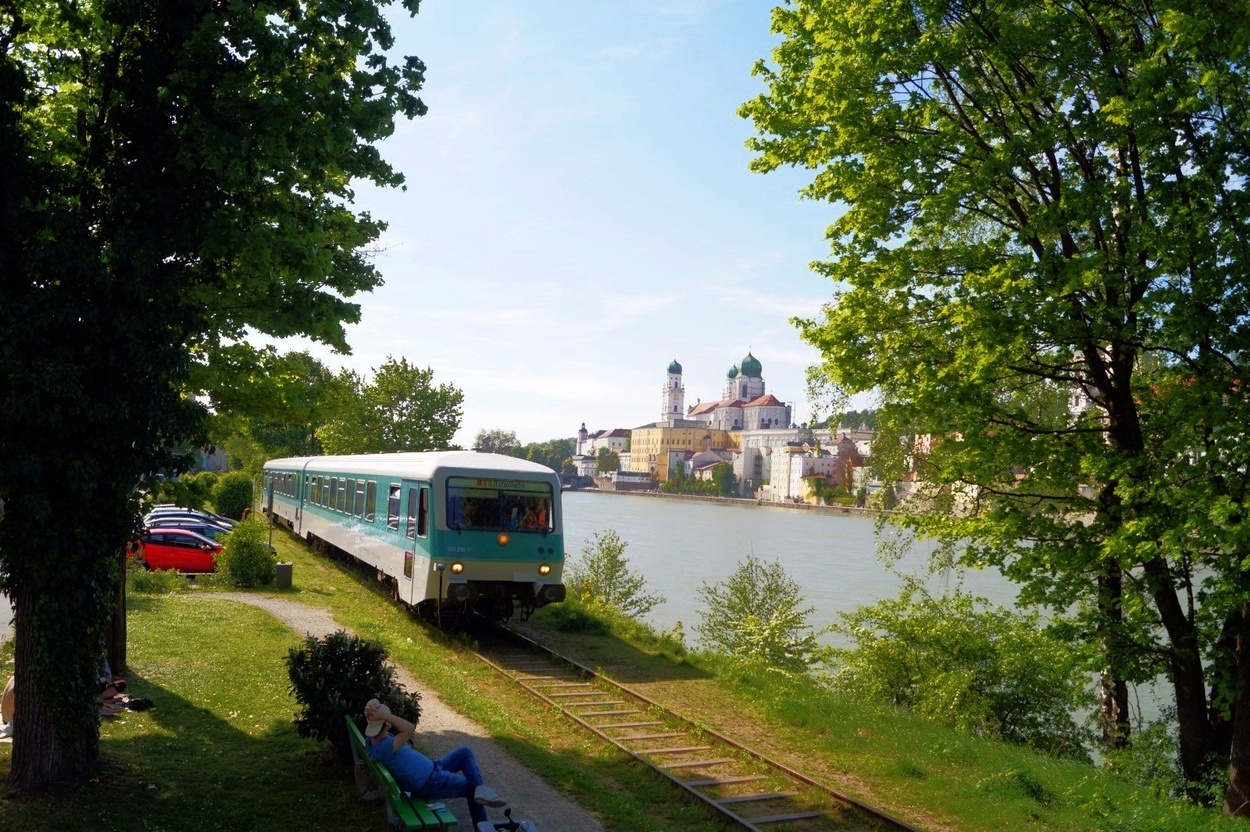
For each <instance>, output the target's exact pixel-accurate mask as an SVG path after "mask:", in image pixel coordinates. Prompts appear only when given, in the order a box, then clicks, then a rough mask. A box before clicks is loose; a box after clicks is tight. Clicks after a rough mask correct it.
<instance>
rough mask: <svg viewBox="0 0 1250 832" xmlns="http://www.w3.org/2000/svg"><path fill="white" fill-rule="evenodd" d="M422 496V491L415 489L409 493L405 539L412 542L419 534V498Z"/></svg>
mask: <svg viewBox="0 0 1250 832" xmlns="http://www.w3.org/2000/svg"><path fill="white" fill-rule="evenodd" d="M419 496H420V489H417V488H413V489H411V490H410V491H409V492H408V516H407V529H406V530H405V531H404V537H406V538H408V539H409V540H411V539H412V538H413V537H415V536H416V533H417V498H418V497H419Z"/></svg>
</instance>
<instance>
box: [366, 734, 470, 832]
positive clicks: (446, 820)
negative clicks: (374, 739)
mask: <svg viewBox="0 0 1250 832" xmlns="http://www.w3.org/2000/svg"><path fill="white" fill-rule="evenodd" d="M344 719H346V721H347V738H348V740H349V741H350V742H351V746H352V759H353V760H354V761H355V762H356V764H357V765H360V764H361V763H364V764H365V766H367V767H368V769H369V773H370V774H372V775H373V779H374V781H375V782H376V783H377V784H378V788H379V789H381V791H382V800H383V801H384V802H385V803H386V820H387V822H389V823H390V825H391V826H393V827H395V828H397V829H455V828H456V816H455V815H453V814H452V813H451V810H450V809H448V808H447V807H446V805H444V804H443V803H441V802H438V801H432V802H427V801H426V800H424V799H422V798H420V797H409V796H408V795H406V794H404V793H403V792H402V791H401V790H400V788H399V784H398V783H396V782H395V778H394V777H392V776H391V773H390V772H389V771H387V770H386V766H384V765H382V764H381V763H379V762H377V761H375V760H371V759H370V758H369V755H368V754H366V753H365V742H366V740H365V737H364V735H363V734H361V733H360V729H359V728H357V727H356V721H355V720H353V719H352V717H351V716H350V715H348V716H345V717H344Z"/></svg>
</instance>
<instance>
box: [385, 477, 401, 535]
mask: <svg viewBox="0 0 1250 832" xmlns="http://www.w3.org/2000/svg"><path fill="white" fill-rule="evenodd" d="M386 527H387V528H388V529H394V530H395V531H399V483H397V482H393V483H391V493H390V496H388V497H387V499H386Z"/></svg>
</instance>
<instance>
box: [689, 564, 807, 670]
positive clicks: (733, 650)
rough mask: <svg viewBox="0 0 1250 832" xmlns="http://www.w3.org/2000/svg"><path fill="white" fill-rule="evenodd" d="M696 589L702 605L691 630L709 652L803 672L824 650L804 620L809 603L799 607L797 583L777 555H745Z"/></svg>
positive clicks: (799, 594)
mask: <svg viewBox="0 0 1250 832" xmlns="http://www.w3.org/2000/svg"><path fill="white" fill-rule="evenodd" d="M698 595H699V597H700V598H701V599H702V600H703V602H704V603H705V604H706V609H704V610H701V611H700V614H701V615H702V617H703V620H702V622H701V623H699V624H698V625H696V626H695V632H697V633H698V634H699V641H700V642H701V643H702V644H703V645H704V646H705V647H707V648H708V649H710V650H712V651H714V652H718V653H724V654H725V655H727V656H729V657H731V658H735V659H748V660H752V661H759V662H763V663H764V664H766V665H769V666H771V667H775V668H779V669H781V670H785V671H788V672H791V673H807V672H809V670H810V669H811V668H812V667H813V666H814V665H817V664H820V663H821V662H823V661H825V659H826V658H827V657H828V655H829V648H827V647H824V646H823V645H821V644H820V643H819V642H818V641H817V640H816V635H817V634H816V633H815V632H813V631H812V630H811V628H810V627H809V626H808V624H807V616H808V615H810V614H811V612H812V611H813V609H814V607H808V608H806V609H800V606H801V605H802V603H803V595H802V593H801V591H800V589H799V585H798V583H796V582H795V581H794V579H793V578H791V577H790V576H789V575H787V574H786V571H785V569H784V568H783V567H782V565H781V563H780V562H779V561H773V562H771V563H764V562H763V561H761V560H760V559H759V558H757V557H756V556H755V555H754V554H750V555H747V557H746V560H744V561H740V562H739V563H738V568H737V569H735V570H734V572H733V574H732V575H730V576H729V578H727V579H726V580H725V581H724V582H721V583H717V584H712V585H708V584H703V585H702V586H701V587H699V590H698Z"/></svg>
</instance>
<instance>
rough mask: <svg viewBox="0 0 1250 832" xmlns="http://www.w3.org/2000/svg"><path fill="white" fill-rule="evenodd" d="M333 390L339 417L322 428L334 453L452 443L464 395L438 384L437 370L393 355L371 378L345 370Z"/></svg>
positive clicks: (321, 436)
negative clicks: (436, 380)
mask: <svg viewBox="0 0 1250 832" xmlns="http://www.w3.org/2000/svg"><path fill="white" fill-rule="evenodd" d="M335 387H336V388H337V389H336V391H335V392H334V393H332V394H331V400H332V404H331V405H330V409H331V411H332V412H333V416H332V417H331V418H329V419H327V420H326V422H325V424H323V425H322V426H321V427H320V428H318V430H317V438H318V439H319V440H320V441H321V445H322V447H323V448H325V451H326V453H331V454H361V453H389V452H391V451H427V450H435V449H439V448H449V447H451V443H452V439H453V438H454V437H455V435H456V431H457V430H459V429H460V417H461V414H462V409H461V406H462V404H463V402H464V393H463V392H461V391H460V390H459V389H458V388H457V387H455V386H453V385H451V384H438V385H436V384H434V371H433V370H432V369H430V368H428V367H427V368H425V369H421V368H420V367H417V366H415V365H412V364H409V363H408V359H406V358H399V359H395V358H392V357H388V358H387V359H386V361H384V362H382V365H381V366H380V367H375V368H374V371H373V378H371V379H369V380H367V381H366V380H365V379H363V378H361V376H360V375H359V374H357V373H356V372H354V371H353V370H343V371H342V372H341V373H339V375H338V376H337V378H336V381H335Z"/></svg>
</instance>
